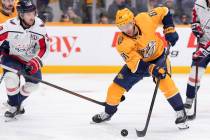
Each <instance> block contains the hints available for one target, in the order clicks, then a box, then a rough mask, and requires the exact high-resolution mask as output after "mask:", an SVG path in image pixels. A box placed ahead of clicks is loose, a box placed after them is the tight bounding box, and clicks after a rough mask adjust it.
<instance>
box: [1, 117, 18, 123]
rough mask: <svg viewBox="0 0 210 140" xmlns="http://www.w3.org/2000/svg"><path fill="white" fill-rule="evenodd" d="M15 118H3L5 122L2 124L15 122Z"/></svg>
mask: <svg viewBox="0 0 210 140" xmlns="http://www.w3.org/2000/svg"><path fill="white" fill-rule="evenodd" d="M17 120H18V119H17V117H13V118H10V117H5V120H4V122H13V121H17Z"/></svg>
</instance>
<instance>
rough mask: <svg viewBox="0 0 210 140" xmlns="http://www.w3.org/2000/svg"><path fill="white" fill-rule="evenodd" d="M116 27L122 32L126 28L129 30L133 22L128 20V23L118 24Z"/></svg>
mask: <svg viewBox="0 0 210 140" xmlns="http://www.w3.org/2000/svg"><path fill="white" fill-rule="evenodd" d="M118 28H119V29H120V30H121V31H123V32H127V31H128V30H131V29H132V28H133V23H132V22H129V23H128V24H125V25H122V26H118Z"/></svg>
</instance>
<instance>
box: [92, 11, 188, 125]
mask: <svg viewBox="0 0 210 140" xmlns="http://www.w3.org/2000/svg"><path fill="white" fill-rule="evenodd" d="M115 23H116V25H117V27H118V28H119V29H120V30H121V31H122V32H121V34H120V36H119V38H118V45H117V47H116V48H117V51H118V52H119V54H120V55H121V56H122V57H123V59H124V60H125V62H126V64H125V65H124V66H123V68H122V69H121V71H120V72H119V73H118V75H117V76H116V77H115V79H114V81H113V83H112V84H111V85H110V86H109V88H108V93H107V98H106V106H105V111H104V112H103V113H101V114H96V115H95V116H93V118H92V120H93V121H94V122H95V123H101V122H104V121H108V120H110V119H111V117H112V116H113V115H114V114H115V113H116V111H117V107H118V105H119V103H120V100H121V97H122V96H123V94H124V93H125V92H128V91H129V90H130V89H131V88H132V86H134V85H135V84H136V83H137V82H138V81H140V80H142V79H143V78H144V77H149V76H152V77H153V78H154V79H155V80H156V81H157V79H158V78H160V79H161V80H160V86H159V88H160V90H161V91H162V92H163V93H164V95H165V97H166V99H167V101H168V102H169V104H170V105H171V106H172V108H173V109H174V110H175V111H176V114H177V118H176V120H175V124H177V125H178V128H180V129H186V128H189V127H188V125H187V124H186V120H187V117H186V113H185V110H184V105H183V102H182V98H181V96H180V93H179V91H178V89H177V87H176V85H175V84H174V82H173V80H172V79H171V76H170V75H171V73H170V62H169V60H168V59H167V62H166V64H163V63H164V45H163V41H162V40H161V38H159V37H158V36H157V35H156V34H155V31H156V29H157V27H158V25H159V24H160V23H162V24H163V28H164V34H165V39H166V40H167V41H168V42H169V43H170V44H171V45H172V46H174V45H175V43H176V41H177V40H178V34H177V33H176V31H175V28H174V24H173V20H172V15H171V14H170V12H169V10H168V8H166V7H158V8H155V9H153V10H152V11H150V12H148V13H140V14H138V15H137V16H136V17H134V15H133V13H132V12H131V11H130V10H129V9H127V8H125V9H122V10H119V11H118V12H117V14H116V20H115Z"/></svg>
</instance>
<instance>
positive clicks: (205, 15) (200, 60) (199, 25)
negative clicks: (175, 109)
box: [185, 0, 210, 116]
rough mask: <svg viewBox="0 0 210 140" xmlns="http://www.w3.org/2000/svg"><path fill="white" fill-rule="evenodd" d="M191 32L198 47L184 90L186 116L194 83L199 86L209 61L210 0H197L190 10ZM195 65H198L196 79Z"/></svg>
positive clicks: (192, 100) (189, 113)
mask: <svg viewBox="0 0 210 140" xmlns="http://www.w3.org/2000/svg"><path fill="white" fill-rule="evenodd" d="M192 32H193V34H194V35H195V36H196V37H197V39H198V48H197V50H196V51H195V52H194V53H193V61H192V66H191V67H192V69H191V73H190V75H189V80H188V84H187V91H186V96H187V98H186V103H185V108H186V112H187V115H188V116H191V115H192V110H193V108H192V104H193V102H194V99H195V94H196V93H195V83H196V85H197V86H198V88H197V89H199V87H200V81H201V77H202V75H203V74H204V72H205V69H206V67H207V65H208V63H209V62H210V0H197V1H196V2H195V6H194V8H193V12H192ZM196 65H197V66H198V73H197V80H196Z"/></svg>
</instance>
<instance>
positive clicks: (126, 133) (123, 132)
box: [121, 129, 128, 137]
mask: <svg viewBox="0 0 210 140" xmlns="http://www.w3.org/2000/svg"><path fill="white" fill-rule="evenodd" d="M121 135H122V136H123V137H126V136H127V135H128V130H126V129H123V130H121Z"/></svg>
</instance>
